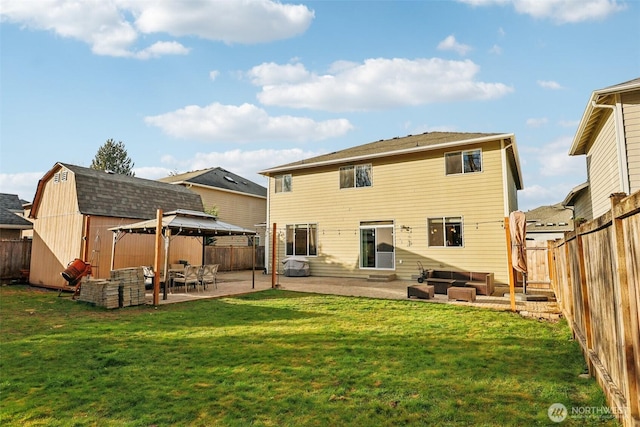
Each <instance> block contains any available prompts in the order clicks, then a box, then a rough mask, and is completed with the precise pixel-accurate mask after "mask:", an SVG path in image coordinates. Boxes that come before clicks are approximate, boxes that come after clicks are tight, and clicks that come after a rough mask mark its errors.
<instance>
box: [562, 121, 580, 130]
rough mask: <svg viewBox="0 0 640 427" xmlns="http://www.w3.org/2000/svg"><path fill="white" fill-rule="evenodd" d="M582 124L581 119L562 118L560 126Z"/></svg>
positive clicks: (573, 126) (567, 126)
mask: <svg viewBox="0 0 640 427" xmlns="http://www.w3.org/2000/svg"><path fill="white" fill-rule="evenodd" d="M579 124H580V120H560V121H559V122H558V126H561V127H563V128H577V127H578V125H579Z"/></svg>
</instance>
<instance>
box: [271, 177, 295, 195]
mask: <svg viewBox="0 0 640 427" xmlns="http://www.w3.org/2000/svg"><path fill="white" fill-rule="evenodd" d="M275 180H276V188H275V191H276V193H288V192H290V191H291V174H288V175H278V176H276V178H275Z"/></svg>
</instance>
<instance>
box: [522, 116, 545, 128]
mask: <svg viewBox="0 0 640 427" xmlns="http://www.w3.org/2000/svg"><path fill="white" fill-rule="evenodd" d="M547 122H549V120H548V119H547V118H546V117H541V118H537V119H535V118H531V119H527V126H529V127H532V128H539V127H541V126H544V125H546V124H547Z"/></svg>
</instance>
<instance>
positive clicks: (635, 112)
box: [563, 78, 640, 220]
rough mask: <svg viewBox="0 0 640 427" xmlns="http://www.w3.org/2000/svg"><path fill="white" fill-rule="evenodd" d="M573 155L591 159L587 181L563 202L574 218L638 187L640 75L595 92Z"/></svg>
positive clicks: (590, 215) (596, 212)
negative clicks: (618, 194)
mask: <svg viewBox="0 0 640 427" xmlns="http://www.w3.org/2000/svg"><path fill="white" fill-rule="evenodd" d="M569 155H571V156H580V155H585V156H586V161H587V182H586V183H584V184H582V185H580V186H577V187H576V188H574V189H573V190H572V191H571V193H569V195H568V196H567V198H565V200H564V202H563V204H564V205H566V206H573V207H574V216H575V218H576V219H584V220H591V219H594V218H597V217H599V216H601V215H602V214H604V213H605V212H607V211H608V210H609V209H611V202H610V200H609V196H610V195H611V194H612V193H625V194H631V193H634V192H636V191H639V190H640V78H638V79H635V80H631V81H628V82H625V83H620V84H617V85H614V86H610V87H607V88H604V89H599V90H596V91H594V92H593V93H592V94H591V97H590V98H589V101H588V102H587V106H586V108H585V111H584V114H583V115H582V119H581V120H580V124H579V125H578V131H577V132H576V135H575V137H574V138H573V143H572V145H571V149H570V150H569Z"/></svg>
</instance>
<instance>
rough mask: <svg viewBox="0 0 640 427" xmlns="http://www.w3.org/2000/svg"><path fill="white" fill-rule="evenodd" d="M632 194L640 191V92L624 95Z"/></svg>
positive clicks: (625, 130) (625, 127)
mask: <svg viewBox="0 0 640 427" xmlns="http://www.w3.org/2000/svg"><path fill="white" fill-rule="evenodd" d="M621 100H622V104H623V106H622V109H623V112H624V134H625V137H626V140H627V164H628V169H629V186H630V191H631V193H634V192H636V191H638V190H640V92H635V93H631V94H623V95H622V99H621Z"/></svg>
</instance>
